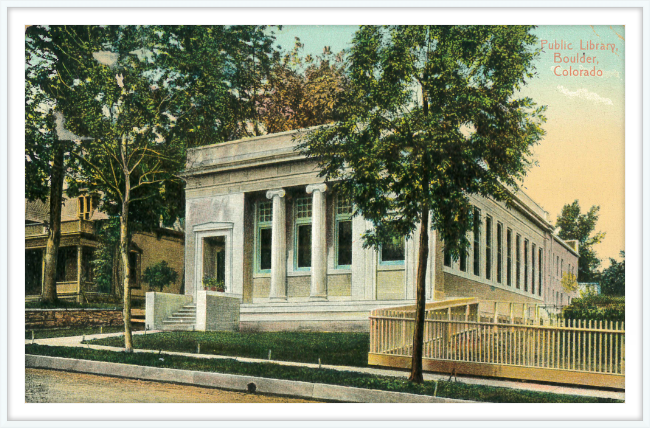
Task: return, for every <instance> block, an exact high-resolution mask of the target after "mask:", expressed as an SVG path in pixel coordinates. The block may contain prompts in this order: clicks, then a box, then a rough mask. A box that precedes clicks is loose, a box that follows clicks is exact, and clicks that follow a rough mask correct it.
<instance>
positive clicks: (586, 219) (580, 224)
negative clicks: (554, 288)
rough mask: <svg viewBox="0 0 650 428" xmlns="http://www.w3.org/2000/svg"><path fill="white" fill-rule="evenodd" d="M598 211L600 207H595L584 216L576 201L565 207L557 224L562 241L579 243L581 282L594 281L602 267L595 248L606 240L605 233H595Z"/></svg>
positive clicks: (579, 278)
mask: <svg viewBox="0 0 650 428" xmlns="http://www.w3.org/2000/svg"><path fill="white" fill-rule="evenodd" d="M598 211H600V207H598V206H595V205H594V206H592V207H591V208H590V209H589V211H587V213H585V214H582V212H581V210H580V203H579V202H578V200H577V199H576V200H575V201H573V203H571V204H566V205H564V207H563V208H562V213H561V214H560V215H559V216H558V217H557V221H556V222H555V227H557V228H560V230H559V232H558V236H559V237H560V238H561V239H564V240H573V239H575V240H577V241H578V244H579V248H578V254H579V259H578V281H579V282H592V281H594V280H595V279H596V277H597V270H598V267H599V266H600V259H598V256H597V255H596V251H595V250H594V248H593V247H594V245H596V244H599V243H600V242H602V240H603V239H604V238H605V233H604V232H594V229H595V228H596V223H597V222H598V217H599V215H598Z"/></svg>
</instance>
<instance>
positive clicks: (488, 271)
mask: <svg viewBox="0 0 650 428" xmlns="http://www.w3.org/2000/svg"><path fill="white" fill-rule="evenodd" d="M485 279H492V217H490V216H486V217H485Z"/></svg>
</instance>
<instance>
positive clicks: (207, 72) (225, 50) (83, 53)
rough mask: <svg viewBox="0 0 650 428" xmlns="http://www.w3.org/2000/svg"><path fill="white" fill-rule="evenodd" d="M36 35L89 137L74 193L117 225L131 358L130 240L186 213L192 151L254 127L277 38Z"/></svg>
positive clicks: (147, 31) (80, 153) (132, 32)
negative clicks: (258, 85)
mask: <svg viewBox="0 0 650 428" xmlns="http://www.w3.org/2000/svg"><path fill="white" fill-rule="evenodd" d="M35 31H36V34H35V40H36V41H37V44H38V49H40V51H42V52H48V53H50V54H51V55H52V57H53V58H54V61H53V62H54V63H55V64H59V68H57V69H55V70H54V71H53V72H52V73H51V79H50V80H49V81H48V82H49V85H48V86H47V88H48V91H49V93H51V94H53V97H54V98H55V99H56V102H57V109H58V110H59V111H61V112H62V113H63V115H64V116H65V117H66V119H67V123H66V126H67V127H68V128H69V129H70V130H71V131H72V132H74V133H75V134H76V135H81V136H84V138H85V139H83V140H82V141H80V142H79V143H78V149H77V150H75V151H73V152H72V154H73V157H74V166H75V171H74V174H73V175H72V176H71V177H70V187H69V192H72V193H74V192H76V191H80V189H84V190H85V191H87V192H90V193H96V194H98V195H100V196H101V202H100V209H101V210H102V211H104V212H106V213H107V214H109V216H117V217H118V218H119V222H120V229H119V230H120V231H119V253H120V259H121V266H122V269H121V270H122V275H121V276H122V278H121V282H122V289H123V297H124V325H125V350H126V351H127V352H132V349H133V343H132V337H131V325H130V322H131V321H130V309H131V300H130V269H128V268H127V267H128V266H129V257H128V255H129V248H130V242H131V235H132V233H133V231H134V230H137V229H135V228H136V227H138V228H142V227H152V226H158V225H159V221H160V218H161V217H163V220H164V221H165V222H166V223H171V222H173V220H174V219H175V218H176V217H177V216H178V215H181V214H182V211H183V210H182V209H179V207H180V206H182V204H179V203H178V202H179V201H183V200H184V197H182V181H181V179H180V177H179V176H178V173H179V172H180V171H181V169H182V168H183V167H184V163H185V158H186V155H185V154H186V149H187V147H188V146H193V145H202V144H206V143H217V142H221V141H224V140H226V139H228V138H233V137H235V138H237V137H238V136H239V135H240V133H241V132H244V131H245V130H246V129H247V127H248V123H249V122H250V120H251V118H250V114H252V113H251V112H253V111H254V109H253V107H252V106H254V103H255V96H251V95H250V94H253V95H254V94H255V93H256V91H255V89H254V88H253V89H250V90H249V89H248V88H246V87H245V85H246V84H247V83H249V82H250V79H251V77H247V76H248V74H247V70H248V68H252V69H253V71H255V72H257V70H258V69H259V68H260V63H261V62H263V61H260V58H261V57H262V56H264V55H266V54H268V55H270V52H267V51H268V46H270V41H269V40H270V39H271V36H268V35H265V33H264V32H263V31H262V29H261V28H260V27H236V26H235V27H203V26H181V27H173V26H101V27H100V26H51V27H39V28H38V29H37V30H35ZM235 42H238V43H235ZM251 47H252V50H253V51H254V54H252V60H251V61H249V62H248V63H245V64H243V65H242V64H239V61H242V62H246V61H245V60H246V59H248V58H250V57H251V56H248V55H247V54H240V53H238V52H240V50H245V49H246V48H251ZM265 49H266V50H265ZM232 52H236V53H237V55H233V54H232ZM238 55H239V56H238ZM241 55H243V57H242V56H241ZM255 75H256V74H255ZM247 94H248V95H247ZM242 130H243V131H242ZM179 195H180V198H179ZM104 267H105V266H104Z"/></svg>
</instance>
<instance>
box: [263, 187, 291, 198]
mask: <svg viewBox="0 0 650 428" xmlns="http://www.w3.org/2000/svg"><path fill="white" fill-rule="evenodd" d="M286 194H287V192H285V191H284V189H272V190H267V192H266V197H267V198H268V199H273V197H274V196H279V197H280V198H284V197H285V195H286Z"/></svg>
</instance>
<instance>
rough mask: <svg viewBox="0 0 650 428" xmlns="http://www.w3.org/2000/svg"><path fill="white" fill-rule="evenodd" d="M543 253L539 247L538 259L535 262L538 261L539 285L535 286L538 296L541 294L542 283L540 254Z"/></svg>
mask: <svg viewBox="0 0 650 428" xmlns="http://www.w3.org/2000/svg"><path fill="white" fill-rule="evenodd" d="M543 254H544V253H543V252H542V249H541V248H540V249H539V260H537V263H539V286H538V287H537V291H538V294H539V295H540V296H541V295H542V284H543V282H542V278H543V274H542V256H543Z"/></svg>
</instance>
